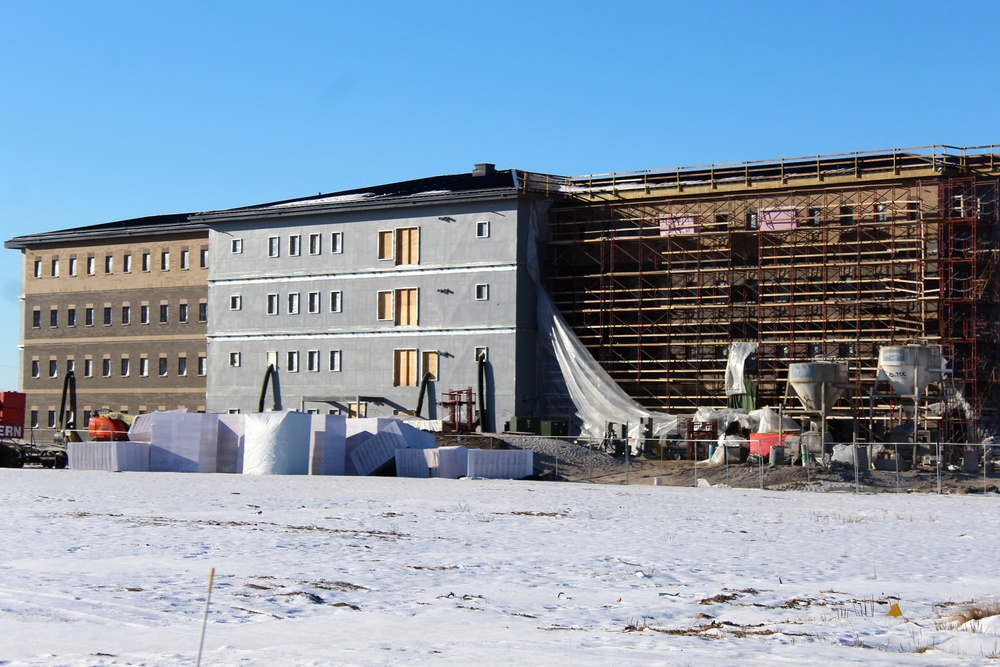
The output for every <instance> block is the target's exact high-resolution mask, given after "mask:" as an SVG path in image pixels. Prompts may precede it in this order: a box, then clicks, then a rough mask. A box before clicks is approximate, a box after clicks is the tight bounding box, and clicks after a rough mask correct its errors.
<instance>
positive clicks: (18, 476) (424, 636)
mask: <svg viewBox="0 0 1000 667" xmlns="http://www.w3.org/2000/svg"><path fill="white" fill-rule="evenodd" d="M0 489H2V491H0V495H2V497H3V507H4V514H5V516H4V520H3V523H2V539H0V560H2V567H3V569H2V578H0V664H3V665H46V666H55V665H150V666H153V665H156V666H160V665H168V666H169V665H193V664H194V662H195V658H196V656H197V654H198V643H199V636H200V633H201V628H202V618H203V614H204V611H205V597H206V593H207V591H208V580H209V571H210V569H211V568H215V580H214V587H213V589H212V596H211V604H210V608H209V613H208V622H207V627H206V633H205V640H204V650H203V655H202V660H201V664H202V665H372V664H425V663H435V664H463V665H465V664H474V663H478V664H531V665H560V667H563V666H565V665H609V664H616V665H618V664H623V665H629V664H667V665H704V664H707V663H709V662H710V661H711V662H712V663H715V664H734V665H736V664H738V665H744V666H745V665H775V664H788V665H792V664H795V665H801V664H805V663H807V662H814V663H816V664H831V663H837V664H858V665H862V664H864V665H976V664H983V663H986V662H992V661H993V659H994V658H996V657H997V656H1000V623H998V622H997V619H996V617H987V618H985V619H983V620H981V621H972V622H969V623H966V624H965V625H962V626H960V627H955V625H954V624H951V623H949V620H950V619H951V618H953V616H954V615H955V614H956V613H958V612H959V611H961V610H962V609H963V607H962V606H961V604H960V603H964V602H968V601H975V602H976V603H979V605H980V607H983V606H989V603H995V602H996V600H997V597H996V596H997V595H998V594H1000V590H998V589H1000V581H998V579H997V576H996V570H997V565H996V554H997V553H998V552H1000V512H998V503H1000V498H998V496H996V495H995V494H991V495H989V496H982V495H980V496H965V495H963V496H930V495H927V496H925V495H914V494H909V495H906V494H900V495H896V494H880V495H861V496H855V495H849V494H819V493H796V492H770V491H763V492H761V491H748V490H735V489H719V488H712V489H697V488H670V487H653V486H627V487H626V486H610V485H588V484H567V483H544V482H505V481H470V480H457V481H456V480H444V479H419V480H418V479H388V478H358V477H288V476H268V477H250V476H239V475H209V474H202V475H198V474H187V475H185V474H167V473H161V474H142V473H101V472H72V471H67V470H59V471H51V470H0ZM893 603H897V604H898V608H899V610H900V612H901V613H902V616H899V617H896V616H887V615H886V613H887V612H888V611H889V610H890V609H891V605H892V604H893ZM974 611H977V612H978V614H974V615H982V614H983V613H989V612H988V611H982V610H981V609H980V610H974ZM970 613H971V612H970ZM998 663H1000V661H998Z"/></svg>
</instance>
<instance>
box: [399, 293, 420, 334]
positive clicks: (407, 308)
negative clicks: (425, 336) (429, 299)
mask: <svg viewBox="0 0 1000 667" xmlns="http://www.w3.org/2000/svg"><path fill="white" fill-rule="evenodd" d="M395 300H396V318H395V324H396V326H407V325H415V324H417V290H416V289H415V288H413V289H398V290H396V299H395Z"/></svg>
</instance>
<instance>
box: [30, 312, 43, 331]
mask: <svg viewBox="0 0 1000 667" xmlns="http://www.w3.org/2000/svg"><path fill="white" fill-rule="evenodd" d="M31 326H33V327H35V328H36V329H39V328H41V326H42V311H40V310H34V311H32V312H31Z"/></svg>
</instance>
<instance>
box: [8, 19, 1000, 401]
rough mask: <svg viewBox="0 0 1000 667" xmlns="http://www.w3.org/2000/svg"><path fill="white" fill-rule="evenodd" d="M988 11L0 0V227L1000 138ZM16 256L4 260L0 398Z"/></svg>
mask: <svg viewBox="0 0 1000 667" xmlns="http://www.w3.org/2000/svg"><path fill="white" fill-rule="evenodd" d="M998 26H1000V3H995V2H985V1H983V2H975V1H972V2H963V3H943V2H927V1H921V0H915V1H912V2H879V1H878V0H874V1H869V2H854V1H846V2H806V1H800V2H769V1H756V2H700V3H699V2H683V3H681V2H666V1H664V2H651V1H645V0H633V1H632V2H629V3H609V2H597V1H592V0H577V1H575V2H545V1H544V0H535V1H534V2H527V1H522V0H509V1H508V2H503V3H497V2H491V3H480V2H469V1H468V0H466V1H464V2H458V1H455V2H451V1H448V2H435V1H433V0H429V1H427V2H420V3H418V2H403V1H399V2H377V1H373V2H367V3H361V2H335V1H333V0H330V1H327V2H307V1H299V2H283V3H279V2H262V1H257V0H241V1H239V2H236V1H230V0H223V1H217V2H205V1H201V2H194V1H187V0H171V1H170V2H153V1H145V2H143V1H139V0H132V1H128V2H124V1H117V0H116V1H99V0H94V1H90V2H78V1H74V2H62V1H59V2H56V1H45V0H30V1H24V0H4V2H3V3H0V91H2V93H0V235H2V236H3V238H4V240H6V239H9V238H11V237H13V236H17V235H20V234H28V233H33V232H40V231H49V230H55V229H64V228H69V227H75V226H80V225H89V224H96V223H100V222H107V221H112V220H120V219H126V218H132V217H138V216H144V215H154V214H161V213H173V212H184V211H201V210H211V209H218V208H228V207H233V206H240V205H245V204H250V203H256V202H263V201H270V200H276V199H285V198H290V197H297V196H305V195H310V194H314V193H317V192H331V191H336V190H343V189H349V188H355V187H363V186H366V185H373V184H379V183H388V182H393V181H398V180H406V179H410V178H420V177H424V176H431V175H436V174H444V173H457V172H464V171H469V170H471V168H472V166H473V164H475V163H476V162H493V163H496V165H497V166H498V167H499V168H512V167H513V168H519V169H527V170H532V171H541V172H549V173H555V174H564V175H580V174H586V173H594V172H598V173H602V172H608V171H627V170H635V169H646V168H658V167H671V166H678V165H701V164H708V163H717V162H730V161H742V160H756V159H768V158H776V157H794V156H800V155H815V154H825V153H839V152H848V151H855V150H861V151H863V150H874V149H882V148H891V147H908V146H924V145H928V144H937V143H945V144H952V145H957V146H972V145H982V144H989V143H993V142H997V143H1000V131H998V129H997V123H996V121H995V113H996V112H995V109H996V108H998V96H1000V92H998V91H1000V86H998V85H997V83H998V81H997V80H998V75H997V65H996V64H995V56H994V50H995V44H996V35H997V28H998ZM19 267H20V255H19V253H18V252H17V251H14V250H4V251H3V252H2V253H0V317H2V318H3V321H5V322H8V326H7V327H5V328H0V349H2V350H3V351H4V352H5V354H4V355H3V357H2V358H0V389H11V388H14V387H16V386H17V385H18V376H17V342H18V335H19V334H18V326H17V325H16V323H17V321H18V318H19V317H20V311H19V303H18V294H19V293H20V268H19Z"/></svg>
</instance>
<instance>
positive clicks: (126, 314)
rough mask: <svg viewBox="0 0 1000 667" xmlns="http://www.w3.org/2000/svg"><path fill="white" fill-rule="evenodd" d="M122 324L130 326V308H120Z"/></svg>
mask: <svg viewBox="0 0 1000 667" xmlns="http://www.w3.org/2000/svg"><path fill="white" fill-rule="evenodd" d="M122 324H132V307H131V306H122Z"/></svg>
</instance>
